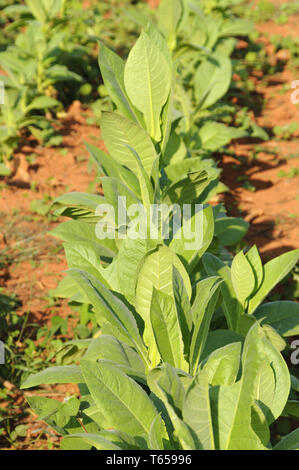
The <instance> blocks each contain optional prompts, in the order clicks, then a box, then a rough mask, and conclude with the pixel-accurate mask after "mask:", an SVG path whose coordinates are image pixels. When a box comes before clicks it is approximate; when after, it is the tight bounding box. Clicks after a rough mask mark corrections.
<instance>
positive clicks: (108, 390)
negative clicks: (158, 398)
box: [81, 359, 157, 436]
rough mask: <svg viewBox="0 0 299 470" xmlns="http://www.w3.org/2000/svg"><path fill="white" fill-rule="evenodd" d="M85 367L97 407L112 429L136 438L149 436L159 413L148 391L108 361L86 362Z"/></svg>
mask: <svg viewBox="0 0 299 470" xmlns="http://www.w3.org/2000/svg"><path fill="white" fill-rule="evenodd" d="M81 368H82V373H83V375H84V378H85V380H86V384H87V386H88V389H89V391H90V393H91V395H92V397H93V399H94V401H95V403H96V405H97V407H98V408H99V410H100V412H101V413H102V414H103V415H104V416H105V418H106V419H107V420H109V422H110V423H111V427H113V428H116V429H118V430H120V431H124V432H126V433H127V434H130V435H133V436H137V435H143V434H145V435H148V433H149V431H150V428H151V424H152V422H153V420H154V419H155V417H156V415H157V411H156V409H155V407H154V405H153V403H152V402H151V400H150V399H149V397H148V396H147V394H146V393H145V391H144V390H143V389H142V388H141V387H140V386H139V385H137V383H136V382H135V381H134V380H132V379H131V378H129V377H128V376H127V375H126V374H124V373H123V372H121V371H120V370H119V369H117V368H116V367H115V366H112V365H111V364H109V363H107V362H105V361H99V362H94V361H90V360H87V359H85V360H82V361H81Z"/></svg>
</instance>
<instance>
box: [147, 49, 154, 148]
mask: <svg viewBox="0 0 299 470" xmlns="http://www.w3.org/2000/svg"><path fill="white" fill-rule="evenodd" d="M145 59H146V70H147V75H148V90H149V100H150V115H151V116H150V118H151V137H152V138H153V139H154V138H155V117H154V106H153V92H152V86H151V73H150V65H149V57H148V54H146V55H145Z"/></svg>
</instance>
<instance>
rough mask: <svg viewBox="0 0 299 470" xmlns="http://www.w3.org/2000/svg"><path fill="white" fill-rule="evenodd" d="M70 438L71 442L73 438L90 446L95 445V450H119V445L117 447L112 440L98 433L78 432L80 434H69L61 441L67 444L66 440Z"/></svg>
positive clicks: (73, 440)
mask: <svg viewBox="0 0 299 470" xmlns="http://www.w3.org/2000/svg"><path fill="white" fill-rule="evenodd" d="M70 439H71V440H72V444H74V443H75V440H79V441H83V442H87V443H88V444H90V445H91V446H92V447H95V448H96V449H97V450H121V447H118V446H117V445H116V444H114V443H113V442H110V441H108V439H105V438H104V437H102V436H100V435H98V434H90V433H80V434H70V435H69V436H65V437H64V438H63V443H64V444H67V441H68V440H70Z"/></svg>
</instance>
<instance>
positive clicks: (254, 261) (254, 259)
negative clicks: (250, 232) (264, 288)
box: [245, 245, 264, 291]
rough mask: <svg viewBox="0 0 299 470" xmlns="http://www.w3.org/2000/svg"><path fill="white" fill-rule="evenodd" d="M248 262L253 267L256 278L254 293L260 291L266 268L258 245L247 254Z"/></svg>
mask: <svg viewBox="0 0 299 470" xmlns="http://www.w3.org/2000/svg"><path fill="white" fill-rule="evenodd" d="M245 256H246V258H247V260H248V261H249V263H250V266H251V267H252V270H253V272H254V276H255V288H254V291H256V290H257V289H259V287H260V286H261V284H262V282H263V279H264V268H263V265H262V260H261V257H260V255H259V252H258V249H257V247H256V245H254V246H252V247H251V248H250V250H249V251H247V253H246V254H245Z"/></svg>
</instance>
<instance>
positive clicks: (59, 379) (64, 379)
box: [21, 366, 84, 389]
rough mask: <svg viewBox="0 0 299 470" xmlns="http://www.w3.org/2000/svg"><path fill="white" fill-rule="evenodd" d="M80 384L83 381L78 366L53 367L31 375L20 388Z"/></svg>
mask: <svg viewBox="0 0 299 470" xmlns="http://www.w3.org/2000/svg"><path fill="white" fill-rule="evenodd" d="M80 382H84V379H83V376H82V373H81V369H80V367H79V366H54V367H48V368H47V369H44V370H42V371H41V372H37V373H36V374H31V375H30V376H29V377H28V378H27V379H26V380H25V382H23V384H22V386H21V388H22V389H24V388H31V387H36V386H37V385H41V384H58V383H60V384H61V383H62V384H65V383H75V384H77V383H80Z"/></svg>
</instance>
